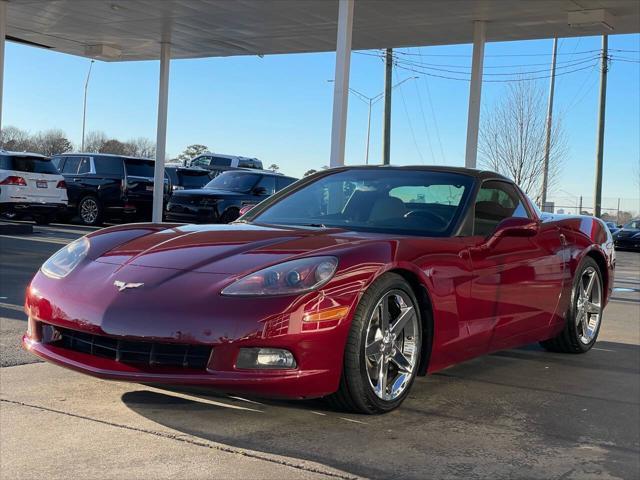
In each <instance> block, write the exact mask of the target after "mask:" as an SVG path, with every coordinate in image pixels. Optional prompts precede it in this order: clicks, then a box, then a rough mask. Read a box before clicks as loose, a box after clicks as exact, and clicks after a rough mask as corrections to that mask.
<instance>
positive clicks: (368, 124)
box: [364, 98, 373, 165]
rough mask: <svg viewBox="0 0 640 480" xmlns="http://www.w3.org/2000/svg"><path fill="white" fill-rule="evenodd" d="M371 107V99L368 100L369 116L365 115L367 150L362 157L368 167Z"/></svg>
mask: <svg viewBox="0 0 640 480" xmlns="http://www.w3.org/2000/svg"><path fill="white" fill-rule="evenodd" d="M371 107H373V99H371V98H370V99H369V114H368V115H367V148H366V152H365V155H364V164H365V165H369V138H370V137H371Z"/></svg>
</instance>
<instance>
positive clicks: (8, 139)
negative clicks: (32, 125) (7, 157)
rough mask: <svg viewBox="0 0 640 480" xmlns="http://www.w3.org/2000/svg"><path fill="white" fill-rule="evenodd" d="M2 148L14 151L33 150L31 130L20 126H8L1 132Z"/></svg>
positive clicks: (0, 144)
mask: <svg viewBox="0 0 640 480" xmlns="http://www.w3.org/2000/svg"><path fill="white" fill-rule="evenodd" d="M0 148H2V149H4V150H12V151H14V152H26V151H33V149H34V148H33V142H32V141H31V137H30V135H29V132H27V131H25V130H22V129H20V128H18V127H12V126H8V127H5V128H3V129H2V132H0Z"/></svg>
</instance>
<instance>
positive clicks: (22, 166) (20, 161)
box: [0, 155, 59, 175]
mask: <svg viewBox="0 0 640 480" xmlns="http://www.w3.org/2000/svg"><path fill="white" fill-rule="evenodd" d="M0 169H2V170H15V171H18V172H27V173H48V174H51V175H58V174H59V172H58V170H57V169H56V167H55V165H54V164H53V162H52V161H51V159H50V158H43V157H35V156H33V157H31V156H27V155H0Z"/></svg>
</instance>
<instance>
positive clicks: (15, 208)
mask: <svg viewBox="0 0 640 480" xmlns="http://www.w3.org/2000/svg"><path fill="white" fill-rule="evenodd" d="M66 208H67V204H66V203H29V202H8V203H2V204H0V213H24V214H41V215H55V214H57V213H62V212H64V211H65V210H66Z"/></svg>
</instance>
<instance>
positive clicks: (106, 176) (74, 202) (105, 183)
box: [52, 153, 168, 225]
mask: <svg viewBox="0 0 640 480" xmlns="http://www.w3.org/2000/svg"><path fill="white" fill-rule="evenodd" d="M52 160H53V163H54V164H55V165H56V167H57V168H58V170H59V171H60V173H62V176H63V177H64V178H65V181H66V183H67V195H68V196H69V212H68V213H69V215H70V216H73V215H75V214H77V215H79V217H80V220H81V221H82V223H84V224H85V225H100V224H101V223H102V221H103V220H104V219H106V218H109V219H112V218H118V219H123V220H125V221H128V220H138V219H146V220H149V219H150V218H151V208H152V204H153V169H154V163H155V162H154V161H153V160H149V159H145V158H134V157H124V156H120V155H110V154H105V153H68V154H62V155H55V156H54V157H52ZM167 185H168V181H167V179H166V176H165V193H166V192H167V190H168V187H167Z"/></svg>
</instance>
